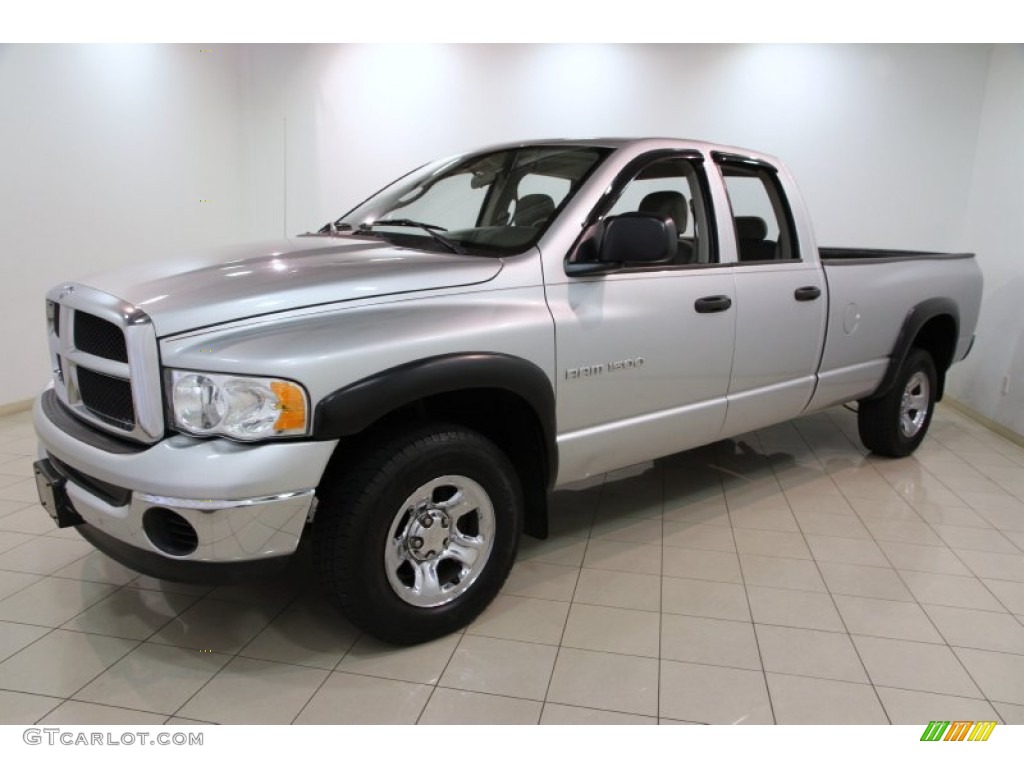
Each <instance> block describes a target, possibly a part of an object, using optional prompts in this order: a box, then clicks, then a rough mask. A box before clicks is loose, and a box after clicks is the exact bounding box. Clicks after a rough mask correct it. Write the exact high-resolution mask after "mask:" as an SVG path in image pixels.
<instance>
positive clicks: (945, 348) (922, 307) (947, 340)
mask: <svg viewBox="0 0 1024 768" xmlns="http://www.w3.org/2000/svg"><path fill="white" fill-rule="evenodd" d="M959 329H960V312H959V310H958V309H957V305H956V302H954V301H953V300H952V299H948V298H933V299H928V300H926V301H923V302H921V303H920V304H916V305H914V306H913V307H912V308H911V309H910V311H909V312H908V313H907V316H906V317H905V318H904V320H903V325H902V327H901V328H900V332H899V335H898V336H897V337H896V344H895V345H894V346H893V350H892V353H891V354H890V355H889V367H888V368H887V369H886V371H885V376H883V377H882V382H881V384H879V385H878V388H877V389H876V390H875V392H874V393H873V394H872V395H871V396H870V397H868V398H865V399H867V400H874V399H877V398H879V397H883V396H885V395H886V394H887V393H888V392H889V391H890V390H891V389H892V387H893V385H894V384H895V382H896V379H897V376H898V374H899V372H900V369H901V368H902V367H903V363H904V361H906V359H907V355H908V354H909V352H910V350H911V348H912V347H918V348H920V349H923V350H925V351H926V352H928V354H930V355H931V357H932V360H933V361H934V363H935V372H936V375H937V379H938V382H937V383H938V388H937V392H936V394H935V400H936V401H939V400H941V399H942V395H943V392H944V391H945V385H946V371H947V370H949V367H950V366H951V365H952V364H953V356H954V354H955V353H956V342H957V337H958V334H959Z"/></svg>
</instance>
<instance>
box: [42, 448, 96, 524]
mask: <svg viewBox="0 0 1024 768" xmlns="http://www.w3.org/2000/svg"><path fill="white" fill-rule="evenodd" d="M32 469H33V470H34V471H35V476H36V491H37V492H38V494H39V503H40V504H41V505H42V507H43V509H45V510H46V512H47V513H48V514H49V515H50V517H52V518H53V521H54V522H55V523H57V527H58V528H71V527H72V526H75V525H81V524H82V523H84V522H85V521H84V520H83V519H82V517H81V516H80V515H79V514H78V513H77V512H76V511H75V508H74V506H72V504H71V499H69V498H68V492H67V487H66V486H67V478H66V477H64V476H63V475H62V474H61V473H60V472H58V471H57V469H56V467H54V466H53V463H52V462H51V461H50V460H49V459H40V460H39V461H37V462H35V463H34V464H33V465H32Z"/></svg>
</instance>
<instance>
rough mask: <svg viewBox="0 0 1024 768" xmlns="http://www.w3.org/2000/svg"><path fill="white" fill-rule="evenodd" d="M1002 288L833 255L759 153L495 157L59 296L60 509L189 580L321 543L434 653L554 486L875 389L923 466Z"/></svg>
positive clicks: (368, 607) (864, 409)
mask: <svg viewBox="0 0 1024 768" xmlns="http://www.w3.org/2000/svg"><path fill="white" fill-rule="evenodd" d="M980 300H981V273H980V270H979V268H978V266H977V264H976V262H975V260H974V258H973V256H972V255H970V254H938V253H916V252H913V253H912V252H898V251H856V250H848V249H824V248H818V247H817V246H816V244H815V240H814V235H813V233H812V229H811V224H810V219H809V217H808V215H807V212H806V211H805V209H804V206H803V203H802V202H801V199H800V196H799V193H798V192H797V189H796V186H795V184H794V182H793V179H792V178H791V177H790V174H789V173H788V172H787V171H786V169H785V167H784V166H783V165H782V164H781V163H780V162H779V161H778V160H776V159H774V158H772V157H769V156H765V155H763V154H759V153H757V152H751V151H748V150H743V149H737V148H731V147H723V146H716V145H712V144H706V143H701V142H694V141H680V140H669V139H644V140H587V141H545V142H536V143H526V144H510V145H504V146H497V147H491V148H488V149H484V150H481V151H477V152H472V153H469V154H465V155H461V156H458V157H452V158H448V159H445V160H441V161H438V162H436V163H432V164H430V165H426V166H424V167H422V168H420V169H418V170H415V171H413V172H412V173H410V174H408V175H406V176H404V177H402V178H401V179H399V180H398V181H396V182H394V183H393V184H391V185H390V186H388V187H386V188H385V189H383V190H381V191H380V192H378V193H377V194H375V195H373V196H372V197H370V198H368V199H367V200H366V201H365V202H363V203H361V204H360V205H358V206H357V207H355V208H354V209H352V210H351V211H349V212H348V213H347V214H345V215H344V216H342V217H341V218H340V219H338V220H336V221H332V222H330V223H329V224H327V225H325V226H324V227H323V228H322V229H321V230H319V231H318V232H315V233H308V234H306V235H303V236H300V237H296V238H294V239H288V240H282V241H280V242H270V243H263V244H257V245H249V246H245V247H240V248H237V249H235V250H232V251H230V252H221V253H217V254H214V255H210V256H208V257H205V258H197V259H195V260H189V259H184V258H183V259H182V260H181V261H176V262H174V263H166V264H161V265H157V266H154V267H152V268H146V267H143V268H136V269H133V270H128V271H120V272H113V273H109V274H105V275H101V276H98V277H95V278H93V279H90V280H88V281H87V282H83V283H74V282H73V283H67V284H64V285H61V286H58V287H56V288H54V289H53V290H52V291H51V292H50V293H49V294H48V296H47V300H46V316H47V323H48V338H49V345H50V359H51V362H52V366H53V383H52V385H51V386H50V387H48V388H47V389H46V390H45V391H44V392H43V394H42V396H41V397H40V398H39V400H38V401H37V403H36V406H35V415H34V420H35V427H36V431H37V433H38V435H39V441H40V458H39V461H38V462H37V463H36V476H37V481H38V486H39V493H40V499H41V502H42V504H43V506H44V507H45V508H46V509H47V510H48V511H49V513H50V514H51V515H52V516H53V517H54V519H55V520H56V522H57V524H58V525H60V526H75V527H76V528H77V530H78V531H79V533H80V534H81V535H82V536H83V537H84V538H85V539H87V540H88V541H90V542H92V543H93V544H94V545H95V546H96V547H97V548H98V549H100V550H102V551H103V552H105V553H107V554H108V555H110V556H111V557H113V558H114V559H116V560H118V561H120V562H122V563H125V564H127V565H128V566H130V567H132V568H135V569H137V570H139V571H141V572H143V573H148V574H151V575H154V576H157V577H160V578H164V579H169V580H175V581H213V580H220V579H224V578H231V579H237V578H240V577H242V578H244V577H246V576H250V575H256V574H258V573H265V572H267V571H269V570H272V569H274V568H278V567H280V566H281V565H282V564H283V563H285V562H287V559H288V558H289V556H291V555H292V554H293V553H294V552H295V551H296V548H297V547H298V545H299V542H300V539H304V538H307V539H309V540H310V542H309V543H310V545H311V550H312V553H313V557H314V559H315V562H316V565H317V568H318V571H319V574H320V576H321V578H322V580H323V583H324V585H325V586H326V589H327V590H328V591H329V593H330V594H331V595H332V596H333V597H334V598H335V600H336V602H337V604H338V606H339V607H340V608H341V610H343V611H344V612H345V613H346V614H347V615H348V616H349V617H350V619H351V620H352V621H353V622H355V623H356V624H357V625H359V626H361V627H363V628H364V629H365V630H367V631H368V632H371V633H373V634H375V635H377V636H379V637H381V638H385V639H387V640H390V641H393V642H399V643H412V642H418V641H422V640H426V639H429V638H432V637H436V636H438V635H442V634H445V633H447V632H450V631H452V630H455V629H457V628H459V627H462V626H464V625H466V624H467V623H468V622H470V621H471V620H472V619H473V618H474V617H475V616H477V615H478V614H479V613H480V612H481V611H482V610H483V609H484V608H485V607H486V606H487V604H488V603H489V602H490V601H491V599H492V598H493V597H494V595H495V594H496V593H497V592H498V590H499V589H500V588H501V586H502V584H503V582H504V580H505V578H506V576H507V574H508V572H509V569H510V568H511V566H512V563H513V560H514V558H515V555H516V548H517V545H518V541H519V538H520V535H521V533H523V532H525V533H527V534H530V535H534V536H541V537H543V536H545V535H546V532H547V514H548V510H547V497H548V492H549V490H551V489H552V488H557V487H559V486H563V485H566V484H568V483H572V482H574V481H578V480H581V479H584V478H588V477H591V476H593V475H599V474H601V473H604V472H608V471H609V470H612V469H615V468H618V467H623V466H626V465H630V464H634V463H637V462H642V461H645V460H649V459H653V458H656V457H659V456H665V455H668V454H672V453H675V452H678V451H682V450H686V449H688V448H693V447H695V446H699V445H702V444H705V443H709V442H713V441H715V440H718V439H723V438H726V437H730V436H735V435H739V434H741V433H744V432H748V431H750V430H755V429H758V428H761V427H765V426H767V425H770V424H773V423H777V422H780V421H785V420H786V419H791V418H793V417H795V416H799V415H801V414H806V413H809V412H812V411H815V410H819V409H822V408H827V407H829V406H832V405H835V404H838V403H845V402H848V401H859V410H858V414H859V415H858V422H859V426H860V435H861V438H862V440H863V442H864V445H865V446H866V447H867V448H868V449H870V450H872V451H874V452H875V453H878V454H882V455H886V456H905V455H907V454H909V453H911V452H912V451H913V450H914V449H915V448H916V447H917V446H918V445H919V444H920V442H921V440H922V439H923V438H924V436H925V433H926V431H927V429H928V424H929V420H930V418H931V414H932V409H933V406H934V404H935V402H936V401H937V400H938V399H940V398H941V397H942V390H943V383H944V380H945V374H946V371H947V370H948V369H949V367H950V366H951V365H952V364H953V363H954V362H956V361H958V360H961V359H963V358H964V357H965V356H966V355H967V353H968V351H969V350H970V347H971V344H972V341H973V338H974V337H973V334H974V328H975V324H976V322H977V318H978V310H979V303H980Z"/></svg>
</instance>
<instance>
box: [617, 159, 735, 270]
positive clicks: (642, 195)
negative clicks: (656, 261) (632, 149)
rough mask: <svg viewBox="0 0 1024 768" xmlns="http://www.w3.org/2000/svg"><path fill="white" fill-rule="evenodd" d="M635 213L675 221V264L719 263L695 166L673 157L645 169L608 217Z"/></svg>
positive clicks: (628, 185) (624, 189) (621, 196)
mask: <svg viewBox="0 0 1024 768" xmlns="http://www.w3.org/2000/svg"><path fill="white" fill-rule="evenodd" d="M631 212H640V213H653V214H657V215H659V216H663V217H666V218H669V219H672V221H673V222H674V223H675V225H676V231H677V233H678V238H679V242H678V245H677V249H676V255H675V258H674V259H673V260H672V263H673V264H708V263H712V262H714V261H717V260H718V259H717V254H715V253H713V252H712V249H711V247H710V241H709V238H708V237H706V232H707V229H706V222H707V220H708V218H707V212H706V210H705V207H704V199H703V196H702V195H701V194H700V177H699V176H698V171H697V169H696V168H695V167H694V165H693V163H691V162H689V161H687V160H684V159H682V158H676V157H671V158H662V159H660V160H655V161H653V162H651V163H650V164H648V165H646V166H644V167H642V168H641V169H640V171H639V172H638V173H637V174H636V175H635V176H634V177H633V178H632V179H631V180H630V181H629V182H628V183H627V184H626V185H625V187H624V188H623V189H622V191H621V193H620V194H619V196H618V198H617V199H616V200H615V202H614V203H613V204H612V206H611V208H610V209H609V210H608V213H607V214H606V216H608V217H610V216H617V215H619V214H622V213H631Z"/></svg>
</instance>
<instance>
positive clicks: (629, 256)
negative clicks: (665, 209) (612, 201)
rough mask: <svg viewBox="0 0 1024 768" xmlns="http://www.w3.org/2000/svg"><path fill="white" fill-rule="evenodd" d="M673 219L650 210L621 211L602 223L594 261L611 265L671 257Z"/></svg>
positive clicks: (673, 249) (647, 262)
mask: <svg viewBox="0 0 1024 768" xmlns="http://www.w3.org/2000/svg"><path fill="white" fill-rule="evenodd" d="M678 237H679V235H678V233H677V232H676V225H675V222H674V221H672V219H670V218H667V217H666V218H662V217H661V216H658V215H656V214H653V213H623V214H621V215H619V216H616V217H614V218H611V219H608V220H607V221H606V222H605V227H604V236H603V237H602V238H601V246H600V249H599V250H598V254H597V260H598V261H600V262H602V263H604V264H609V263H615V264H656V263H658V262H660V261H668V260H669V259H671V258H673V256H675V252H676V247H677V240H678Z"/></svg>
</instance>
